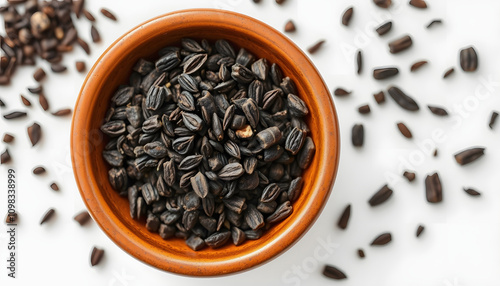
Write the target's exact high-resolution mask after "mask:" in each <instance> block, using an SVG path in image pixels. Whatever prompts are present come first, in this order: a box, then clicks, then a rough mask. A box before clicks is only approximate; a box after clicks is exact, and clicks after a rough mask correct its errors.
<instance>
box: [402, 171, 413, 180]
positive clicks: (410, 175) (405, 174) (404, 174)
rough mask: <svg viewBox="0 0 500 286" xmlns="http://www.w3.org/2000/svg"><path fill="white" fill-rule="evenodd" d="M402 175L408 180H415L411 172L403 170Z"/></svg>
mask: <svg viewBox="0 0 500 286" xmlns="http://www.w3.org/2000/svg"><path fill="white" fill-rule="evenodd" d="M403 176H404V177H405V178H406V179H407V180H408V182H413V181H414V180H415V176H416V175H415V173H413V172H408V171H405V172H404V173H403Z"/></svg>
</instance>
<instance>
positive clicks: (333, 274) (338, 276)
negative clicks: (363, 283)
mask: <svg viewBox="0 0 500 286" xmlns="http://www.w3.org/2000/svg"><path fill="white" fill-rule="evenodd" d="M323 276H325V277H327V278H330V279H335V280H343V279H347V276H346V275H345V274H344V272H342V271H341V270H339V269H338V268H337V267H335V266H332V265H325V267H324V268H323Z"/></svg>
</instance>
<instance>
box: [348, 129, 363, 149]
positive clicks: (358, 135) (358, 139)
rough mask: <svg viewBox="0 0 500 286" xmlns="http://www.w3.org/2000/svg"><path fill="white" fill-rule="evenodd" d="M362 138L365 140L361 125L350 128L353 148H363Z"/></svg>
mask: <svg viewBox="0 0 500 286" xmlns="http://www.w3.org/2000/svg"><path fill="white" fill-rule="evenodd" d="M364 138H365V131H364V127H363V125H362V124H355V125H354V126H353V127H352V132H351V141H352V145H353V146H355V147H361V146H363V143H364Z"/></svg>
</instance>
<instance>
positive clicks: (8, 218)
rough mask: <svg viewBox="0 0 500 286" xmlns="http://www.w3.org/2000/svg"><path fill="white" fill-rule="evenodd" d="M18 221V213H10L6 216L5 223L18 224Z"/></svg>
mask: <svg viewBox="0 0 500 286" xmlns="http://www.w3.org/2000/svg"><path fill="white" fill-rule="evenodd" d="M17 219H18V215H17V213H15V212H14V213H10V212H9V213H8V214H7V215H6V216H5V223H6V224H16V223H17Z"/></svg>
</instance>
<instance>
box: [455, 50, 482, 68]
mask: <svg viewBox="0 0 500 286" xmlns="http://www.w3.org/2000/svg"><path fill="white" fill-rule="evenodd" d="M478 62H479V60H478V56H477V53H476V50H475V49H474V48H473V47H467V48H463V49H461V50H460V67H461V68H462V70H463V71H465V72H473V71H476V70H477V66H478Z"/></svg>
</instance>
